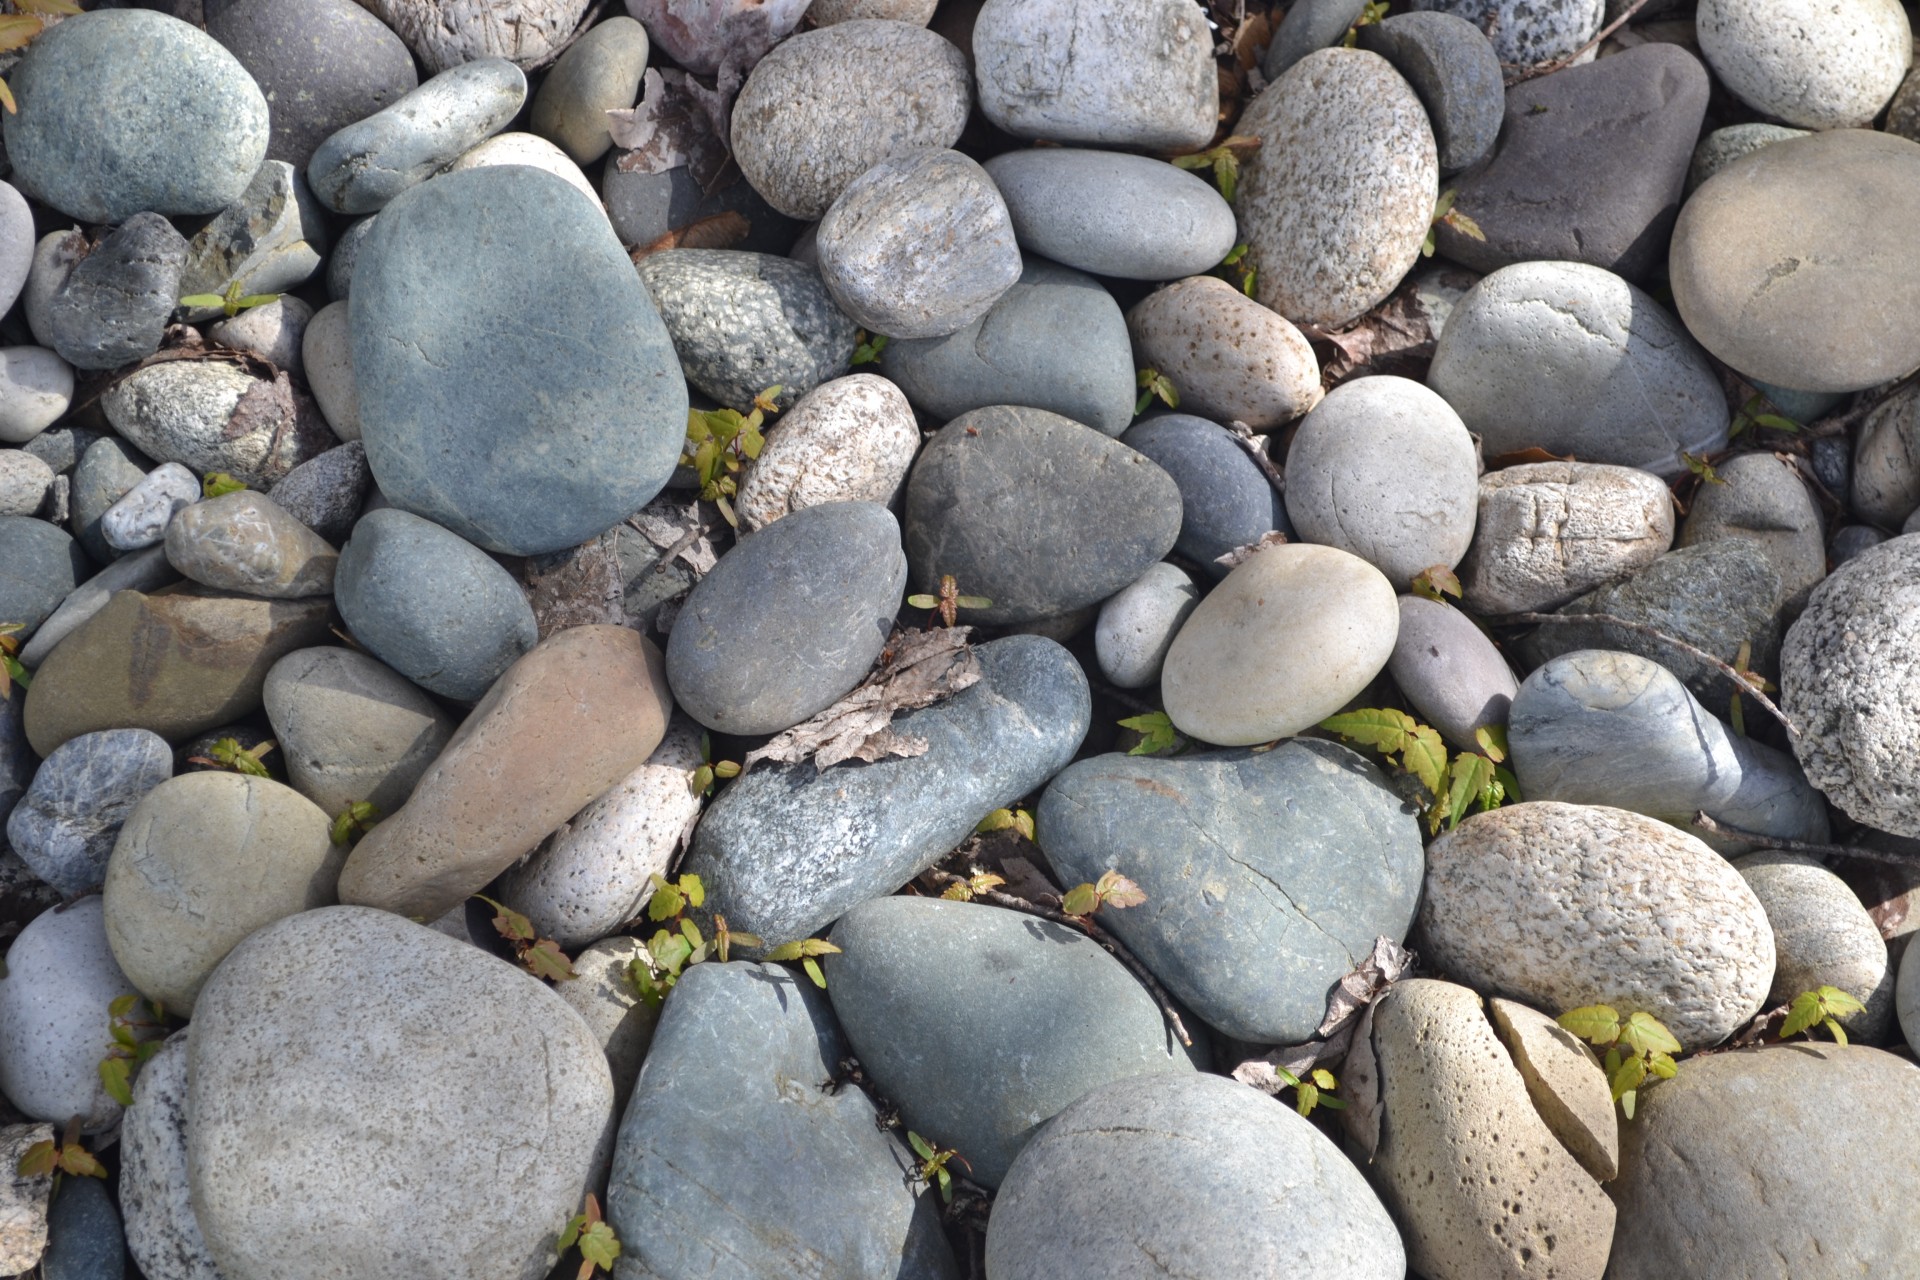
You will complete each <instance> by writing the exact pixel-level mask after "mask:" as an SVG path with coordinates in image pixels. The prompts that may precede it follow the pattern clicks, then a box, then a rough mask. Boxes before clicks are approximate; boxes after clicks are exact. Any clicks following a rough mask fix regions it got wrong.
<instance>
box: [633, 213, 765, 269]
mask: <svg viewBox="0 0 1920 1280" xmlns="http://www.w3.org/2000/svg"><path fill="white" fill-rule="evenodd" d="M752 230H753V224H752V223H750V222H748V221H747V220H746V219H745V218H744V217H742V216H741V215H740V214H738V213H736V212H734V211H733V210H731V209H729V210H727V211H726V212H725V213H716V214H714V215H713V216H712V217H711V218H701V219H699V220H698V221H695V222H689V223H688V224H687V225H686V226H684V227H681V228H679V229H677V230H674V231H669V232H667V234H665V235H663V236H661V237H660V238H659V239H658V240H655V241H654V242H653V243H652V244H648V245H641V246H639V247H638V248H635V249H632V250H630V251H629V252H628V254H627V256H628V257H630V258H632V259H633V260H634V261H635V262H638V261H640V260H641V259H642V258H644V257H646V256H647V255H648V254H653V253H659V252H661V251H662V250H664V249H731V248H733V246H735V245H736V244H739V243H740V242H741V241H742V240H745V239H746V238H747V234H748V233H749V232H751V231H752Z"/></svg>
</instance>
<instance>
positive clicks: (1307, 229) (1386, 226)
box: [1234, 49, 1440, 329]
mask: <svg viewBox="0 0 1920 1280" xmlns="http://www.w3.org/2000/svg"><path fill="white" fill-rule="evenodd" d="M1235 127H1236V128H1237V129H1238V130H1239V131H1240V132H1241V133H1243V134H1251V135H1254V136H1256V137H1273V138H1286V139H1288V140H1289V144H1288V145H1286V146H1284V147H1273V148H1262V149H1261V150H1259V151H1256V152H1254V153H1253V155H1252V156H1251V157H1250V158H1248V159H1247V160H1246V161H1244V162H1242V164H1241V167H1240V183H1239V192H1238V194H1237V195H1236V197H1235V199H1234V208H1235V212H1236V213H1237V214H1238V215H1239V219H1240V239H1241V240H1242V241H1244V242H1246V244H1247V245H1249V246H1250V248H1249V253H1248V258H1249V260H1250V261H1251V262H1252V263H1253V264H1254V266H1255V268H1256V270H1257V275H1256V276H1255V281H1256V283H1255V286H1254V298H1255V299H1256V300H1257V301H1258V302H1259V303H1260V304H1261V305H1262V306H1266V307H1271V308H1272V309H1273V310H1275V311H1277V312H1279V313H1280V314H1281V315H1283V316H1285V317H1286V318H1287V319H1288V320H1291V321H1293V322H1294V323H1295V324H1313V325H1318V326H1320V327H1321V328H1323V329H1338V328H1343V327H1345V326H1346V325H1347V324H1348V323H1350V322H1351V321H1353V320H1356V319H1358V318H1359V317H1360V316H1361V315H1362V314H1364V313H1365V312H1367V311H1369V310H1371V309H1372V308H1373V307H1375V306H1377V305H1378V304H1379V303H1381V302H1383V301H1385V300H1386V298H1387V295H1388V294H1390V293H1392V292H1393V291H1394V289H1395V288H1396V287H1397V286H1398V285H1399V283H1400V281H1401V279H1402V278H1403V277H1405V276H1406V274H1407V273H1408V272H1409V271H1411V270H1412V269H1413V268H1414V266H1415V265H1417V264H1418V263H1419V261H1420V246H1421V243H1422V242H1423V241H1424V240H1425V239H1426V235H1427V228H1428V225H1429V224H1430V223H1431V222H1432V221H1433V205H1434V198H1435V196H1436V195H1437V193H1438V184H1439V179H1440V169H1439V159H1438V153H1437V152H1436V150H1435V147H1434V140H1433V130H1432V128H1431V127H1430V126H1429V124H1428V122H1427V113H1426V109H1425V108H1424V107H1422V106H1421V105H1420V99H1419V97H1418V96H1417V95H1416V94H1415V93H1414V91H1413V87H1412V86H1411V85H1409V84H1408V83H1407V82H1406V81H1405V80H1403V79H1401V78H1400V73H1399V72H1397V71H1395V70H1394V69H1393V67H1392V65H1391V64H1389V63H1388V62H1387V60H1386V59H1385V58H1382V57H1381V56H1380V55H1379V54H1376V53H1368V52H1366V51H1365V50H1362V49H1322V50H1319V51H1318V52H1315V53H1310V54H1308V55H1307V56H1306V57H1304V58H1302V59H1301V60H1300V61H1299V62H1296V63H1295V64H1294V65H1293V67H1292V68H1291V69H1290V70H1289V71H1288V72H1287V73H1286V74H1285V75H1283V76H1281V77H1280V78H1279V79H1278V80H1276V81H1274V83H1273V84H1272V85H1270V86H1269V87H1268V88H1267V90H1266V92H1264V93H1262V94H1261V95H1260V96H1259V97H1257V98H1255V99H1254V100H1253V102H1252V104H1251V105H1249V106H1248V108H1247V110H1246V111H1245V112H1244V113H1243V114H1242V115H1241V117H1240V123H1239V124H1238V125H1237V126H1235Z"/></svg>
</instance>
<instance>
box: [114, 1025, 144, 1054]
mask: <svg viewBox="0 0 1920 1280" xmlns="http://www.w3.org/2000/svg"><path fill="white" fill-rule="evenodd" d="M113 1042H114V1043H115V1044H117V1045H119V1046H120V1047H122V1048H124V1049H131V1048H133V1046H134V1045H135V1044H136V1043H138V1042H137V1041H136V1040H135V1038H134V1034H133V1028H132V1027H129V1026H128V1025H127V1024H126V1023H124V1022H121V1023H115V1024H114V1028H113Z"/></svg>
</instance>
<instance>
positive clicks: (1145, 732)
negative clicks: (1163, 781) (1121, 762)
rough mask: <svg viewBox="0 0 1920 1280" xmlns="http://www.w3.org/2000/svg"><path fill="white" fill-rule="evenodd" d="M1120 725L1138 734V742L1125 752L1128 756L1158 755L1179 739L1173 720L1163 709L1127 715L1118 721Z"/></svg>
mask: <svg viewBox="0 0 1920 1280" xmlns="http://www.w3.org/2000/svg"><path fill="white" fill-rule="evenodd" d="M1120 727H1121V728H1122V729H1131V730H1133V731H1134V732H1135V733H1137V734H1139V735H1140V744H1139V745H1138V746H1136V747H1134V748H1133V750H1131V751H1129V752H1127V754H1128V755H1130V756H1151V755H1158V754H1159V753H1160V752H1162V751H1166V750H1168V749H1170V748H1171V747H1173V746H1174V745H1175V744H1176V743H1178V742H1179V741H1180V735H1179V734H1178V733H1176V732H1174V728H1173V720H1172V719H1171V718H1170V717H1169V716H1168V715H1167V713H1166V712H1164V711H1153V712H1149V713H1147V714H1146V715H1138V716H1128V717H1127V718H1126V719H1125V720H1122V721H1120Z"/></svg>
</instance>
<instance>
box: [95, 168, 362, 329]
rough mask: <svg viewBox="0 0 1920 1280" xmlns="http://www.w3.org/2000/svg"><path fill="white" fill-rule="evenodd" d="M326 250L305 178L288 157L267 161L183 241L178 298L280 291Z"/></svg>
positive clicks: (197, 317) (207, 313) (191, 315)
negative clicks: (234, 288) (236, 286)
mask: <svg viewBox="0 0 1920 1280" xmlns="http://www.w3.org/2000/svg"><path fill="white" fill-rule="evenodd" d="M326 251H327V223H326V217H325V215H324V214H322V213H321V211H320V206H319V205H318V204H317V203H315V202H314V199H313V195H312V193H310V192H309V191H308V190H307V184H306V181H305V180H304V179H303V178H302V177H301V176H300V175H299V174H298V173H297V172H296V171H295V170H294V167H293V166H292V165H290V164H288V163H287V162H286V161H284V160H269V161H267V162H266V163H265V164H263V165H261V166H260V172H258V173H256V174H254V175H253V181H252V182H250V183H248V184H247V189H246V190H245V191H244V192H242V193H241V195H240V198H239V199H238V200H236V201H234V202H233V203H232V204H230V205H228V206H227V207H226V208H225V209H222V210H221V211H220V215H219V216H218V217H216V218H215V219H214V220H213V221H211V222H209V223H208V224H207V225H206V226H204V227H202V228H201V229H200V231H199V233H198V234H197V235H195V236H194V237H193V240H192V242H191V243H189V244H188V246H187V261H186V266H185V267H184V268H183V269H182V270H181V272H180V295H181V296H185V295H187V294H194V293H211V294H219V295H224V294H225V293H226V292H227V290H228V289H229V288H231V287H232V286H233V285H234V284H235V283H236V282H237V283H238V284H239V286H240V292H241V294H243V295H246V294H270V293H285V292H286V291H287V290H289V289H292V288H294V287H296V286H298V285H302V284H305V283H306V281H307V278H308V277H309V276H311V275H312V274H313V273H314V272H315V271H318V270H319V269H320V259H321V255H323V254H325V253H326ZM75 274H76V275H77V274H78V272H75ZM183 309H184V310H185V312H186V317H185V318H186V319H187V321H188V322H189V323H192V324H200V323H202V322H204V321H207V320H211V319H213V318H214V317H216V316H219V315H221V314H223V309H222V308H220V307H217V306H198V307H185V308H183Z"/></svg>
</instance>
